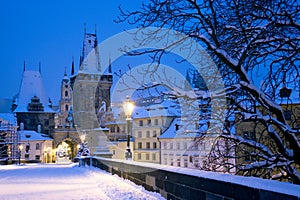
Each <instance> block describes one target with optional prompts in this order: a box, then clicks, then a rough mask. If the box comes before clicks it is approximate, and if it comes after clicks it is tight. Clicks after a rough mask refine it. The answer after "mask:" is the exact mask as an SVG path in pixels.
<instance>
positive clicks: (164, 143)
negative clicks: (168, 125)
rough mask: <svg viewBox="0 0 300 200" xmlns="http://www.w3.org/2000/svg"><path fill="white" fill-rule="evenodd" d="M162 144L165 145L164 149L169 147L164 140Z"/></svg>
mask: <svg viewBox="0 0 300 200" xmlns="http://www.w3.org/2000/svg"><path fill="white" fill-rule="evenodd" d="M162 145H163V146H162V149H167V142H165V141H164V142H163V143H162Z"/></svg>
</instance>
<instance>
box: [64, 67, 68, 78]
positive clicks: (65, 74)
mask: <svg viewBox="0 0 300 200" xmlns="http://www.w3.org/2000/svg"><path fill="white" fill-rule="evenodd" d="M64 76H67V67H65V72H64Z"/></svg>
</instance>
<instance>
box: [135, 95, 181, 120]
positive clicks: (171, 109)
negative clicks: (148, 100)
mask: <svg viewBox="0 0 300 200" xmlns="http://www.w3.org/2000/svg"><path fill="white" fill-rule="evenodd" d="M180 113H181V110H180V106H179V104H178V103H177V102H176V101H174V100H170V99H167V100H164V101H163V102H161V103H158V104H151V105H149V106H145V107H144V106H143V107H134V110H133V112H132V116H131V117H132V118H133V119H138V118H149V117H159V116H165V117H178V116H180V115H181V114H180Z"/></svg>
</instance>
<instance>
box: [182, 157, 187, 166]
mask: <svg viewBox="0 0 300 200" xmlns="http://www.w3.org/2000/svg"><path fill="white" fill-rule="evenodd" d="M183 166H184V167H188V158H187V156H186V155H184V156H183Z"/></svg>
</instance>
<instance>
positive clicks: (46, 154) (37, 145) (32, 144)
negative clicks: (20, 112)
mask: <svg viewBox="0 0 300 200" xmlns="http://www.w3.org/2000/svg"><path fill="white" fill-rule="evenodd" d="M18 135H19V138H20V144H21V146H22V148H21V162H42V163H51V162H52V161H53V157H54V154H55V152H53V151H52V142H53V139H51V138H50V137H48V136H47V135H45V134H42V133H39V132H36V131H33V130H20V131H18Z"/></svg>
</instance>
